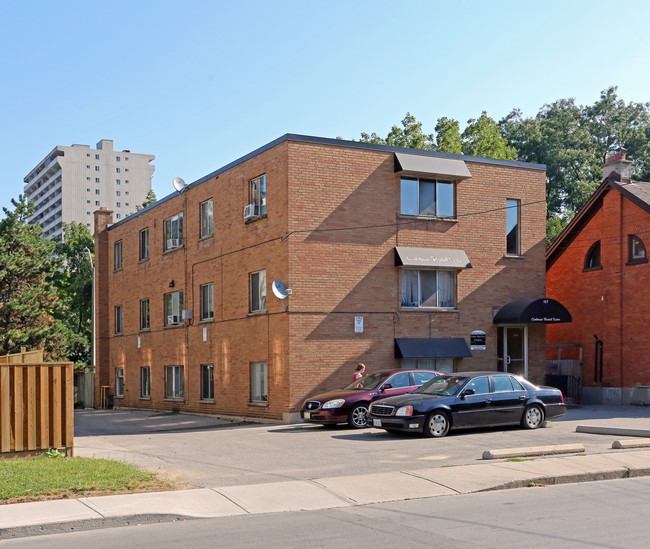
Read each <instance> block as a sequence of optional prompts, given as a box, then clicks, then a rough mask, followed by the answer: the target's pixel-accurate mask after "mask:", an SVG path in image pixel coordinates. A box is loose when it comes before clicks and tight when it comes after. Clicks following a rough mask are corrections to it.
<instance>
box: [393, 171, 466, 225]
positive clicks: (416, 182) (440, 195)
mask: <svg viewBox="0 0 650 549" xmlns="http://www.w3.org/2000/svg"><path fill="white" fill-rule="evenodd" d="M455 189H456V187H455V185H454V182H453V181H442V180H439V179H421V178H417V177H402V178H401V182H400V203H401V210H400V211H401V213H402V215H427V216H432V217H450V218H453V217H455V216H456V196H455V195H456V190H455Z"/></svg>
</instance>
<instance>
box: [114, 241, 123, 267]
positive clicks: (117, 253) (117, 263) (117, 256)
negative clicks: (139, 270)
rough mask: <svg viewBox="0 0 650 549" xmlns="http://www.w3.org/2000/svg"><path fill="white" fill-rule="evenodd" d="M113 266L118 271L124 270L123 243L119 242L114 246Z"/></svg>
mask: <svg viewBox="0 0 650 549" xmlns="http://www.w3.org/2000/svg"><path fill="white" fill-rule="evenodd" d="M113 260H114V263H113V266H114V268H115V270H116V271H119V270H120V269H121V268H122V241H121V240H118V241H117V242H116V243H115V244H114V246H113Z"/></svg>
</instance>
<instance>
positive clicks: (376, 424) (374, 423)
mask: <svg viewBox="0 0 650 549" xmlns="http://www.w3.org/2000/svg"><path fill="white" fill-rule="evenodd" d="M372 426H373V427H381V419H373V420H372Z"/></svg>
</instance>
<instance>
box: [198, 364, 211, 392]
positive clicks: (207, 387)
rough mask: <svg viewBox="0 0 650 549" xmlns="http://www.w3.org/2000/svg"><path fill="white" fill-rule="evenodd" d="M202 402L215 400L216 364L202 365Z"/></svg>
mask: <svg viewBox="0 0 650 549" xmlns="http://www.w3.org/2000/svg"><path fill="white" fill-rule="evenodd" d="M201 400H214V364H201Z"/></svg>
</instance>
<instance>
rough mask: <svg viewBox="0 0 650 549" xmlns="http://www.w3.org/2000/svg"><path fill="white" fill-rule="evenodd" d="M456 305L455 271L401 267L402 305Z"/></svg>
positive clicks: (448, 306) (451, 306)
mask: <svg viewBox="0 0 650 549" xmlns="http://www.w3.org/2000/svg"><path fill="white" fill-rule="evenodd" d="M455 306H456V271H445V270H433V269H402V307H414V308H415V307H439V308H445V309H453V308H454V307H455Z"/></svg>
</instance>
